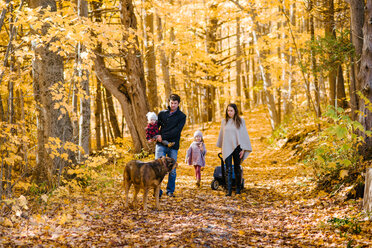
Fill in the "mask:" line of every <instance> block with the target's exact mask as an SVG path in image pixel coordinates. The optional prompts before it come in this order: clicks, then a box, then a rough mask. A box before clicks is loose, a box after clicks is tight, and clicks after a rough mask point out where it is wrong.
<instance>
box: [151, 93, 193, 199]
mask: <svg viewBox="0 0 372 248" xmlns="http://www.w3.org/2000/svg"><path fill="white" fill-rule="evenodd" d="M180 102H181V98H180V96H179V95H176V94H171V95H170V97H169V107H168V109H166V110H163V111H160V113H159V115H158V125H159V129H160V132H159V135H158V136H157V139H156V141H157V142H156V147H155V159H158V158H160V157H162V156H167V155H168V157H171V158H173V159H174V160H176V161H177V153H178V149H179V148H180V138H181V132H182V129H183V126H184V125H185V123H186V115H185V114H184V113H183V112H182V111H181V110H180V109H179V105H180ZM162 140H167V141H168V142H174V145H172V146H165V145H163V144H162V143H161V142H162ZM175 188H176V169H174V170H172V171H171V172H170V173H169V176H168V185H167V195H168V196H170V197H174V190H175ZM161 194H162V191H161V190H160V195H161Z"/></svg>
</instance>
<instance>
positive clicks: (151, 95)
mask: <svg viewBox="0 0 372 248" xmlns="http://www.w3.org/2000/svg"><path fill="white" fill-rule="evenodd" d="M150 4H151V3H150V2H149V1H145V5H146V6H147V7H145V22H144V24H145V27H144V29H143V30H144V34H145V40H144V41H145V60H146V65H147V75H146V76H147V77H146V78H147V86H148V87H147V97H148V100H149V105H150V110H156V108H157V107H158V86H157V82H156V57H155V48H154V46H155V40H154V13H153V9H151V8H150V7H148V6H149V5H150Z"/></svg>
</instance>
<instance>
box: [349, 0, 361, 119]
mask: <svg viewBox="0 0 372 248" xmlns="http://www.w3.org/2000/svg"><path fill="white" fill-rule="evenodd" d="M350 18H351V32H350V33H351V42H352V43H353V45H354V48H355V58H354V57H352V58H351V61H352V63H351V82H350V92H349V94H350V105H351V111H352V116H353V120H356V119H357V114H356V111H357V110H358V109H359V106H358V104H359V96H358V95H357V91H359V90H360V84H361V82H360V80H359V79H358V77H357V75H358V73H359V71H360V57H361V55H362V48H363V24H364V0H350Z"/></svg>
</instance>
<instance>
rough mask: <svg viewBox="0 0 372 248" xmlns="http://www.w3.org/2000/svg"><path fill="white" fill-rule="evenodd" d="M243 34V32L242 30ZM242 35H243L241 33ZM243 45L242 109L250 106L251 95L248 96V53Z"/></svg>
mask: <svg viewBox="0 0 372 248" xmlns="http://www.w3.org/2000/svg"><path fill="white" fill-rule="evenodd" d="M243 34H244V32H243ZM243 36H244V35H243ZM242 46H243V53H242V54H243V57H244V60H243V65H244V66H243V68H244V73H243V77H242V84H243V92H244V97H245V101H244V109H250V108H251V97H250V92H249V90H250V88H249V55H247V53H246V50H245V49H246V47H245V42H243V44H242Z"/></svg>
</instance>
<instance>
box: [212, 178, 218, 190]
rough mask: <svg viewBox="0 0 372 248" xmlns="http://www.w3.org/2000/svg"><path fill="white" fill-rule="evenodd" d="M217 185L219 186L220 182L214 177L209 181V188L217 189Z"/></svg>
mask: <svg viewBox="0 0 372 248" xmlns="http://www.w3.org/2000/svg"><path fill="white" fill-rule="evenodd" d="M218 186H220V183H219V182H218V181H217V180H216V179H213V181H212V183H211V188H212V189H213V190H217V189H218Z"/></svg>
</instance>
